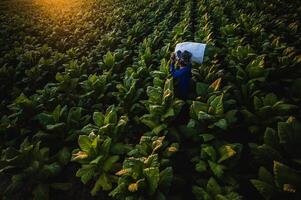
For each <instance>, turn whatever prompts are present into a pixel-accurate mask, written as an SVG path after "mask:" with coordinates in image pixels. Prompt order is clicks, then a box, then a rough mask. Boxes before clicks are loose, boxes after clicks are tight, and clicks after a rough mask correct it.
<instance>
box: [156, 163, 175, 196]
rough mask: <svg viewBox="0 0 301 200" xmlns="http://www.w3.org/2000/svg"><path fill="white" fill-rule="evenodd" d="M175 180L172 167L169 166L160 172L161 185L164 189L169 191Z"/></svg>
mask: <svg viewBox="0 0 301 200" xmlns="http://www.w3.org/2000/svg"><path fill="white" fill-rule="evenodd" d="M172 180H173V170H172V167H167V168H165V169H164V170H163V171H161V172H160V180H159V183H158V184H159V187H160V188H161V189H163V190H162V191H167V190H168V189H169V188H170V186H171V183H172Z"/></svg>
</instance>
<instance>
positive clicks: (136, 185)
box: [128, 183, 138, 192]
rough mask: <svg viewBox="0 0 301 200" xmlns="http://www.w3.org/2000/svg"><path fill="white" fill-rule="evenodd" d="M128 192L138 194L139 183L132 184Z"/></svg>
mask: <svg viewBox="0 0 301 200" xmlns="http://www.w3.org/2000/svg"><path fill="white" fill-rule="evenodd" d="M128 190H129V191H130V192H136V191H137V190H138V184H137V183H131V184H130V185H129V186H128Z"/></svg>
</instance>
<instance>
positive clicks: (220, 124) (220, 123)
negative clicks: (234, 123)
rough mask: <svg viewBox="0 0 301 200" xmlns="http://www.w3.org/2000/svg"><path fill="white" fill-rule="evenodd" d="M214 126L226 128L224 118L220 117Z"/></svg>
mask: <svg viewBox="0 0 301 200" xmlns="http://www.w3.org/2000/svg"><path fill="white" fill-rule="evenodd" d="M214 125H215V126H217V127H219V128H220V129H223V130H227V128H228V124H227V121H226V120H225V119H220V120H218V121H217V122H215V123H214Z"/></svg>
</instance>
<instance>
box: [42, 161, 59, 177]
mask: <svg viewBox="0 0 301 200" xmlns="http://www.w3.org/2000/svg"><path fill="white" fill-rule="evenodd" d="M43 171H44V172H45V173H46V175H47V176H50V177H52V176H56V175H58V174H59V172H60V171H61V166H60V165H59V164H58V163H56V162H54V163H51V164H49V165H44V167H43Z"/></svg>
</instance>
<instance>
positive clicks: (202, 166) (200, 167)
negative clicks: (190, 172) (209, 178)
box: [195, 160, 207, 173]
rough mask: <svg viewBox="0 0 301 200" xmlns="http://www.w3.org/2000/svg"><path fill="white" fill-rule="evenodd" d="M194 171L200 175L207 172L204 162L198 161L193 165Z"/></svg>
mask: <svg viewBox="0 0 301 200" xmlns="http://www.w3.org/2000/svg"><path fill="white" fill-rule="evenodd" d="M195 170H196V171H197V172H200V173H202V172H205V171H206V170H207V164H206V162H204V161H202V160H200V161H199V162H198V163H197V164H196V165H195Z"/></svg>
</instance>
